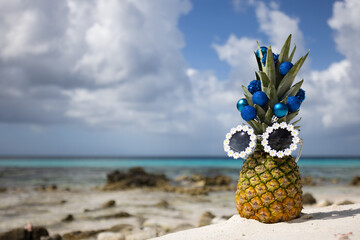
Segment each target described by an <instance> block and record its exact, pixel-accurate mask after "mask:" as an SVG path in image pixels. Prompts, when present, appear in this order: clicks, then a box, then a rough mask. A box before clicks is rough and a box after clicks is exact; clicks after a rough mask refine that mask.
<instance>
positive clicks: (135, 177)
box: [103, 167, 168, 190]
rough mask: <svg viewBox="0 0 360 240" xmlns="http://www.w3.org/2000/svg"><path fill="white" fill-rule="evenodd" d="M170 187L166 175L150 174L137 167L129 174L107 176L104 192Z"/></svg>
mask: <svg viewBox="0 0 360 240" xmlns="http://www.w3.org/2000/svg"><path fill="white" fill-rule="evenodd" d="M166 185H168V179H167V178H166V177H165V175H164V174H150V173H147V172H145V170H144V169H143V168H141V167H135V168H131V169H129V170H128V172H125V173H124V172H120V171H114V172H111V173H109V174H108V175H107V184H106V185H105V186H104V187H103V190H123V189H131V188H142V187H152V188H159V187H164V186H166Z"/></svg>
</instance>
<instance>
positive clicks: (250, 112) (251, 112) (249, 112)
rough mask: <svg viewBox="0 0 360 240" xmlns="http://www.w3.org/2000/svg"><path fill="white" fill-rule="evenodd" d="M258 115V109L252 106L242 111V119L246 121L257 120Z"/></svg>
mask: <svg viewBox="0 0 360 240" xmlns="http://www.w3.org/2000/svg"><path fill="white" fill-rule="evenodd" d="M256 115H257V112H256V109H255V108H254V107H253V106H250V105H248V106H245V107H243V109H242V111H241V117H242V118H243V119H244V120H245V121H250V120H253V119H255V118H256Z"/></svg>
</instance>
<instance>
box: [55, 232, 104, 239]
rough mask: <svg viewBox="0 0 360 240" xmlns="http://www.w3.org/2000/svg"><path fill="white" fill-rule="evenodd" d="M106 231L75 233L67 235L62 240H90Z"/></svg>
mask: <svg viewBox="0 0 360 240" xmlns="http://www.w3.org/2000/svg"><path fill="white" fill-rule="evenodd" d="M104 231H105V230H97V231H74V232H69V233H65V234H64V235H63V236H62V240H82V239H89V238H92V237H95V236H96V235H97V234H98V233H101V232H104Z"/></svg>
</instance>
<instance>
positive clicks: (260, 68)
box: [254, 52, 263, 71]
mask: <svg viewBox="0 0 360 240" xmlns="http://www.w3.org/2000/svg"><path fill="white" fill-rule="evenodd" d="M254 54H255V58H256V62H257V64H258V68H259V71H262V69H263V67H262V63H261V59H259V58H258V57H257V56H256V52H254Z"/></svg>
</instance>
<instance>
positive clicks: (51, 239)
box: [40, 234, 62, 240]
mask: <svg viewBox="0 0 360 240" xmlns="http://www.w3.org/2000/svg"><path fill="white" fill-rule="evenodd" d="M40 240H62V238H61V236H60V235H59V234H55V235H53V236H50V237H41V238H40Z"/></svg>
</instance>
